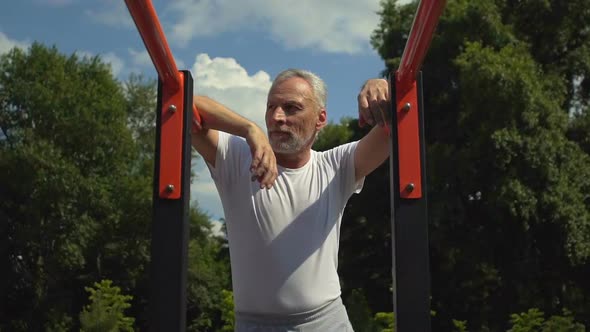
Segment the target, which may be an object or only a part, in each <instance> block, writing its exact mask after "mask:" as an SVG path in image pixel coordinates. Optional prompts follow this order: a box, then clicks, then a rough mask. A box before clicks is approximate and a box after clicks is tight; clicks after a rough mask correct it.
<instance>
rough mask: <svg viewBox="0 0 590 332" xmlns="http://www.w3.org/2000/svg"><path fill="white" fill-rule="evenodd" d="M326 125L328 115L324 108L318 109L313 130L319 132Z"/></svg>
mask: <svg viewBox="0 0 590 332" xmlns="http://www.w3.org/2000/svg"><path fill="white" fill-rule="evenodd" d="M327 124H328V114H327V113H326V109H325V108H323V107H322V108H320V113H319V114H318V120H317V122H316V124H315V129H316V130H320V129H322V128H324V127H325V126H326V125H327Z"/></svg>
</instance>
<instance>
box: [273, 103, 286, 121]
mask: <svg viewBox="0 0 590 332" xmlns="http://www.w3.org/2000/svg"><path fill="white" fill-rule="evenodd" d="M271 117H272V119H273V120H274V121H276V122H285V111H284V110H283V108H282V107H281V106H277V107H275V109H274V110H273V111H272V115H271Z"/></svg>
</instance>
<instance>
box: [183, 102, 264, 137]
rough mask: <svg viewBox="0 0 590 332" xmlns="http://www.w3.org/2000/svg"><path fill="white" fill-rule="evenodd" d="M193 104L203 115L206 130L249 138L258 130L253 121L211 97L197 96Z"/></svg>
mask: <svg viewBox="0 0 590 332" xmlns="http://www.w3.org/2000/svg"><path fill="white" fill-rule="evenodd" d="M193 102H194V103H195V105H196V107H197V110H198V111H199V114H200V115H201V120H202V124H201V125H202V126H203V128H204V129H215V130H220V131H224V132H226V133H230V134H232V135H236V136H241V137H247V136H248V134H249V133H250V132H251V131H252V130H254V129H255V128H258V126H257V125H256V124H254V123H253V122H252V121H250V120H248V119H246V118H244V117H242V116H241V115H239V114H237V113H235V112H233V111H232V110H230V109H228V108H227V107H225V106H223V105H222V104H220V103H218V102H217V101H215V100H213V99H211V98H209V97H205V96H195V97H194V98H193Z"/></svg>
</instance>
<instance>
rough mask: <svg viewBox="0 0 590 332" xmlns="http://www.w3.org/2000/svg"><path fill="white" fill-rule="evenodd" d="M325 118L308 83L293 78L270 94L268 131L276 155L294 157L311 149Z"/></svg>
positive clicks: (323, 111)
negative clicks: (291, 155) (293, 155)
mask: <svg viewBox="0 0 590 332" xmlns="http://www.w3.org/2000/svg"><path fill="white" fill-rule="evenodd" d="M325 114H326V113H325V110H323V109H320V107H319V105H318V104H317V103H316V102H315V99H314V97H313V92H312V90H311V86H310V85H309V84H308V83H307V81H305V80H304V79H302V78H299V77H293V78H289V79H287V80H285V81H283V82H281V83H279V84H277V85H276V86H275V87H274V88H272V89H271V91H270V92H269V93H268V101H267V104H266V127H267V128H268V136H269V140H270V144H271V146H272V148H273V150H274V151H275V153H284V154H292V153H298V152H301V151H303V150H304V149H305V148H311V145H312V144H313V141H314V139H315V136H316V133H317V131H318V130H319V129H320V128H321V126H322V123H323V122H324V121H325ZM322 119H323V120H322Z"/></svg>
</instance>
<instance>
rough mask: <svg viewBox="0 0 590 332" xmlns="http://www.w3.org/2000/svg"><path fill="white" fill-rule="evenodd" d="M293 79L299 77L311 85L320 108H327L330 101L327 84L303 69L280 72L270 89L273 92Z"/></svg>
mask: <svg viewBox="0 0 590 332" xmlns="http://www.w3.org/2000/svg"><path fill="white" fill-rule="evenodd" d="M292 77H299V78H302V79H304V80H305V81H306V82H307V83H309V85H310V86H311V90H312V92H313V96H314V98H315V101H316V103H317V104H318V105H319V106H320V108H326V102H327V99H328V92H327V88H326V83H324V81H323V80H322V79H321V78H320V77H319V76H318V75H316V74H314V73H312V72H310V71H308V70H303V69H287V70H284V71H282V72H280V73H279V74H278V75H277V77H275V79H274V81H273V82H272V86H271V87H270V89H271V90H272V89H273V88H274V87H275V86H276V85H277V84H279V83H282V82H284V81H286V80H287V79H289V78H292Z"/></svg>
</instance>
